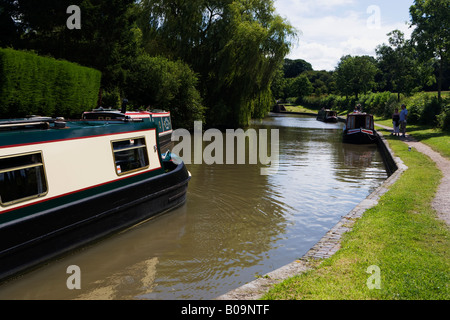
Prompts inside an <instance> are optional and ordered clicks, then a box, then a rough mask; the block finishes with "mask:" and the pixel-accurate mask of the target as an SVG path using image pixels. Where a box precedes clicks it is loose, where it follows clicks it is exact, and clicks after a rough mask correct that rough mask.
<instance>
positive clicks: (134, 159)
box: [112, 137, 149, 175]
mask: <svg viewBox="0 0 450 320" xmlns="http://www.w3.org/2000/svg"><path fill="white" fill-rule="evenodd" d="M112 148H113V153H114V163H115V167H116V173H117V174H118V175H123V174H126V173H130V172H134V171H137V170H141V169H145V168H147V167H148V166H149V161H148V152H147V146H146V144H145V138H143V137H142V138H133V139H126V140H118V141H113V142H112Z"/></svg>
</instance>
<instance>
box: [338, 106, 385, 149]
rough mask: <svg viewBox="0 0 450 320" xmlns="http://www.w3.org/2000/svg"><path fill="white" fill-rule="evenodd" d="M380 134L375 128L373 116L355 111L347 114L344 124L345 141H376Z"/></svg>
mask: <svg viewBox="0 0 450 320" xmlns="http://www.w3.org/2000/svg"><path fill="white" fill-rule="evenodd" d="M377 139H378V134H377V132H376V131H375V129H374V122H373V116H372V115H371V114H367V113H360V112H354V113H350V114H349V115H348V116H347V120H346V122H345V126H344V136H343V141H344V142H346V143H354V144H372V143H376V142H377Z"/></svg>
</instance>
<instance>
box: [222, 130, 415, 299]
mask: <svg viewBox="0 0 450 320" xmlns="http://www.w3.org/2000/svg"><path fill="white" fill-rule="evenodd" d="M378 146H379V149H380V152H381V153H382V155H383V158H384V160H385V161H386V166H387V170H388V171H392V174H390V176H389V178H388V179H386V180H385V181H384V182H383V183H382V184H381V185H380V186H379V187H378V188H376V189H375V190H374V191H373V192H372V193H371V194H370V195H369V196H368V197H367V198H366V199H364V200H363V201H361V202H360V203H359V204H358V205H357V206H356V207H355V208H354V209H353V210H351V211H350V212H349V213H348V214H346V215H345V216H343V217H342V218H341V220H340V221H339V222H338V223H337V224H336V225H335V226H334V227H333V228H332V229H330V230H329V231H328V232H327V233H326V234H325V235H324V236H323V237H322V238H321V239H320V240H319V242H317V243H316V244H315V245H314V246H313V247H312V248H311V249H310V250H309V251H308V252H307V253H306V254H305V255H303V256H302V257H301V258H300V259H298V260H295V261H294V262H292V263H290V264H288V265H286V266H284V267H281V268H279V269H277V270H274V271H272V272H270V273H267V274H266V275H263V276H261V277H258V278H257V279H255V280H254V281H252V282H250V283H247V284H245V285H243V286H241V287H239V288H237V289H235V290H232V291H230V292H228V293H226V294H224V295H221V296H219V297H217V298H216V299H217V300H256V299H260V298H261V297H262V296H263V295H264V294H265V293H266V292H267V291H268V290H269V289H270V288H271V287H272V286H273V285H275V284H277V283H280V282H282V281H283V280H286V279H288V278H290V277H292V276H295V275H298V274H301V273H303V272H306V271H308V270H311V268H312V265H311V264H310V261H312V260H316V261H317V260H324V259H327V258H330V257H331V256H333V255H334V254H335V253H336V252H337V251H338V250H339V249H340V243H341V238H342V235H343V234H345V233H346V232H348V231H350V230H351V229H352V227H353V225H354V223H355V222H356V221H357V220H358V219H359V218H361V216H362V215H363V214H364V212H365V211H366V210H368V209H370V208H372V207H374V206H375V205H377V204H378V200H379V199H380V197H381V196H382V195H383V194H385V193H386V192H387V191H388V190H389V188H390V187H391V186H392V185H393V184H394V183H395V182H396V181H397V180H398V179H399V177H400V176H401V175H402V173H403V172H404V171H405V170H406V169H407V167H406V166H405V164H404V163H403V161H402V160H401V159H400V158H398V157H395V156H394V155H393V152H392V150H391V149H390V147H389V145H388V143H387V141H386V140H385V138H384V137H383V136H382V135H381V134H380V139H379V142H378Z"/></svg>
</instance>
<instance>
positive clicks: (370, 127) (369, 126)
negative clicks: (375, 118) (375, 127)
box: [366, 116, 372, 129]
mask: <svg viewBox="0 0 450 320" xmlns="http://www.w3.org/2000/svg"><path fill="white" fill-rule="evenodd" d="M366 129H372V118H371V117H369V116H367V117H366Z"/></svg>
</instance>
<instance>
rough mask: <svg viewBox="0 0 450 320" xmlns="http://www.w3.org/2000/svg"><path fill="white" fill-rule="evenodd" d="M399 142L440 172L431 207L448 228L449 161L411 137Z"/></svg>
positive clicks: (449, 202) (449, 223)
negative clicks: (415, 151)
mask: <svg viewBox="0 0 450 320" xmlns="http://www.w3.org/2000/svg"><path fill="white" fill-rule="evenodd" d="M375 125H376V126H378V127H380V128H384V129H387V130H390V131H392V127H389V126H384V125H381V124H377V123H375ZM400 140H401V141H403V142H404V143H406V144H407V145H408V146H411V147H412V148H414V149H416V150H417V151H419V152H421V153H423V154H425V155H427V156H428V157H430V158H431V160H433V161H434V162H435V163H436V165H437V167H438V168H439V170H441V172H442V175H443V178H442V180H441V182H440V185H439V188H438V190H437V193H436V197H435V198H434V200H433V203H432V206H433V209H434V210H436V212H437V215H438V218H439V219H441V220H443V221H445V222H446V223H447V226H450V196H449V195H450V160H449V159H447V158H445V157H443V156H442V155H441V154H440V153H439V152H436V151H434V150H433V149H431V148H430V147H429V146H427V145H425V144H424V143H422V142H419V141H417V140H415V139H414V138H413V137H412V136H410V135H408V134H406V136H405V137H400Z"/></svg>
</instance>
